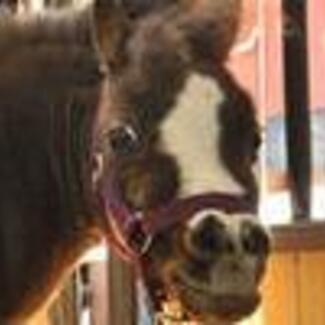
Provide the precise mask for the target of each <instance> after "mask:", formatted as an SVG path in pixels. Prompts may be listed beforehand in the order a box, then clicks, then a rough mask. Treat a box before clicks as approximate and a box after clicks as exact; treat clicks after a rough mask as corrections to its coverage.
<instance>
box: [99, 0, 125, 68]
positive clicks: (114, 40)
mask: <svg viewBox="0 0 325 325" xmlns="http://www.w3.org/2000/svg"><path fill="white" fill-rule="evenodd" d="M93 10H94V38H95V43H96V44H97V46H98V51H99V53H100V56H101V58H102V60H103V63H104V64H106V65H108V66H116V65H118V64H120V63H121V61H122V59H123V44H124V42H125V39H126V36H127V33H128V31H129V28H130V20H129V19H128V16H127V12H126V10H125V8H124V6H123V4H122V1H118V0H95V2H94V9H93Z"/></svg>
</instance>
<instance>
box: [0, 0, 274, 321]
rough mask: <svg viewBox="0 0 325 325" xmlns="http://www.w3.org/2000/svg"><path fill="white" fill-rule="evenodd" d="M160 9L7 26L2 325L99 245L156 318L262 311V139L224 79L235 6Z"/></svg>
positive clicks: (74, 13)
mask: <svg viewBox="0 0 325 325" xmlns="http://www.w3.org/2000/svg"><path fill="white" fill-rule="evenodd" d="M158 2H159V5H157V6H153V7H152V8H151V10H144V11H143V12H142V11H137V10H135V9H136V7H134V3H133V5H131V4H128V3H124V2H118V1H113V0H106V1H104V0H102V1H101V0H96V1H95V2H94V3H93V4H90V5H89V6H87V7H85V8H83V9H67V10H60V11H53V10H45V11H44V12H41V13H38V14H25V15H4V16H3V17H1V18H0V25H1V28H0V57H1V62H0V74H1V78H0V107H1V110H0V179H1V185H0V220H1V226H0V292H1V299H0V322H1V323H2V324H17V323H18V324H20V322H22V321H23V320H24V319H26V318H27V317H28V316H30V315H31V314H32V313H33V312H35V311H36V310H37V309H38V308H40V306H42V305H43V304H44V303H45V302H46V301H48V299H49V297H51V295H52V293H53V291H55V288H56V287H57V286H58V283H60V281H61V280H62V278H63V277H64V276H65V275H66V274H67V273H69V272H71V270H72V269H73V267H74V265H75V263H76V261H77V260H78V258H79V257H80V256H81V254H82V253H83V252H85V250H86V249H88V248H89V247H91V246H93V245H95V244H97V243H98V241H99V240H101V239H102V238H105V239H106V240H107V243H108V244H109V245H110V246H111V247H112V248H113V249H115V250H116V251H117V252H118V253H119V254H120V255H121V256H123V257H124V258H125V259H127V260H128V261H130V263H134V265H136V268H137V270H138V274H139V277H140V278H141V279H142V281H143V282H144V284H145V286H146V288H147V290H148V293H149V296H150V298H151V301H152V305H153V308H154V310H155V312H156V313H157V314H158V313H159V312H160V311H162V310H163V306H164V304H165V303H168V302H172V301H177V302H178V303H179V304H180V306H181V308H182V311H183V312H182V315H183V316H182V318H183V319H198V320H200V321H203V322H204V321H207V320H211V319H212V322H213V323H214V324H215V323H216V322H217V321H219V320H220V319H222V320H227V321H228V320H230V321H234V320H239V319H241V318H243V317H246V316H247V315H249V314H250V313H252V312H253V311H254V310H255V309H256V307H257V306H258V304H259V301H260V293H259V284H260V281H261V278H262V275H263V274H264V269H265V265H266V261H267V256H268V254H269V248H270V241H269V236H268V234H267V232H266V231H265V229H264V228H263V226H261V225H260V224H259V222H258V219H257V217H256V215H257V203H258V186H257V181H256V176H255V174H254V163H255V161H256V157H257V150H258V146H259V142H260V135H259V128H258V124H257V121H256V118H255V111H254V104H253V102H252V100H251V98H250V96H249V95H248V94H247V93H246V92H245V91H244V90H243V89H242V87H240V86H239V84H238V83H237V82H236V81H235V79H234V78H233V76H232V75H231V73H230V72H229V71H228V70H227V68H226V67H225V61H226V59H227V55H228V53H229V49H230V47H231V46H232V44H233V43H234V40H235V36H236V31H237V27H238V21H239V13H240V0H227V1H225V0H218V1H212V0H199V1H187V0H182V1H181V0H180V1H177V2H168V1H166V5H163V1H158ZM153 3H154V2H153Z"/></svg>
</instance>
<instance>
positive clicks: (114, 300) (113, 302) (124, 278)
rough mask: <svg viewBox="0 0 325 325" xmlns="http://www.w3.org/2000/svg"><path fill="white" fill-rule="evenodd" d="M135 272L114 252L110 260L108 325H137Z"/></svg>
mask: <svg viewBox="0 0 325 325" xmlns="http://www.w3.org/2000/svg"><path fill="white" fill-rule="evenodd" d="M134 280H135V279H134V272H133V268H132V266H131V265H128V264H127V263H125V262H124V261H122V260H121V259H120V258H119V257H117V256H116V255H115V254H114V252H112V253H111V254H110V257H109V259H108V292H109V294H108V297H109V298H108V304H109V307H108V318H109V322H108V325H116V324H121V325H122V324H123V325H134V324H136V298H135V283H134Z"/></svg>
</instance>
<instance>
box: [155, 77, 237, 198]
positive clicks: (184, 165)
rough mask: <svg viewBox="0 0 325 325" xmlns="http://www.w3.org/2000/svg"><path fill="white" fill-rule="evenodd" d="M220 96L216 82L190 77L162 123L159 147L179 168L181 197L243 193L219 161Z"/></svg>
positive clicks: (207, 78)
mask: <svg viewBox="0 0 325 325" xmlns="http://www.w3.org/2000/svg"><path fill="white" fill-rule="evenodd" d="M223 96H224V94H223V93H222V90H221V88H220V87H219V85H218V83H217V81H216V80H215V79H213V78H212V77H208V76H203V75H200V74H192V75H190V76H189V78H188V79H187V81H186V82H185V86H184V88H183V91H182V92H181V93H180V95H179V97H178V98H177V100H176V104H175V107H173V108H172V110H171V112H170V114H169V115H168V116H167V117H166V119H165V120H164V121H163V123H162V126H161V137H162V144H163V147H164V149H165V150H166V151H167V152H168V153H170V154H172V155H173V156H174V157H175V158H176V161H177V163H178V165H179V168H180V172H181V191H180V194H181V196H183V197H184V196H188V195H195V194H200V193H204V192H211V191H223V192H229V193H243V188H242V187H241V186H240V184H238V183H237V182H236V181H235V180H234V179H233V177H232V175H231V174H230V173H229V171H228V170H227V169H226V167H225V166H224V164H223V163H222V161H221V159H220V152H219V145H218V142H219V138H220V125H219V122H218V114H219V109H220V104H221V103H222V101H223Z"/></svg>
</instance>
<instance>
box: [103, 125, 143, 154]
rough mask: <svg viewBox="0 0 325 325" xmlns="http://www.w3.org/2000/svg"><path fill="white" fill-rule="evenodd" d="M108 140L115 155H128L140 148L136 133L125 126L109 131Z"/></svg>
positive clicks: (128, 126)
mask: <svg viewBox="0 0 325 325" xmlns="http://www.w3.org/2000/svg"><path fill="white" fill-rule="evenodd" d="M108 138H109V144H110V147H111V149H112V150H113V152H114V153H116V154H117V155H121V156H125V155H129V154H131V153H134V152H136V151H137V150H138V149H139V146H140V139H139V135H138V133H137V132H136V131H135V130H134V128H133V127H132V126H130V125H127V124H126V125H121V126H118V127H115V128H114V129H111V130H110V131H109V133H108Z"/></svg>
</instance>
